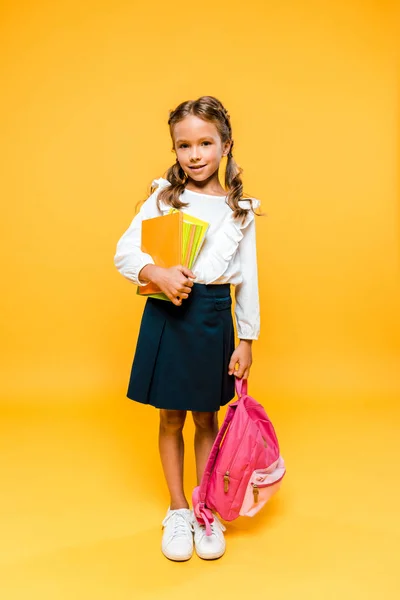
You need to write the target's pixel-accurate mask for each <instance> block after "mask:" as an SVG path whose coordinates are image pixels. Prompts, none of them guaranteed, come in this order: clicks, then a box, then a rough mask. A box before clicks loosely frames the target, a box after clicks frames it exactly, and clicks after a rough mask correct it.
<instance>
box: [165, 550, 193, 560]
mask: <svg viewBox="0 0 400 600" xmlns="http://www.w3.org/2000/svg"><path fill="white" fill-rule="evenodd" d="M161 552H162V553H163V554H164V556H165V558H168V560H173V561H174V562H186V561H187V560H190V559H191V558H192V556H193V552H192V554H190V555H189V556H173V555H172V554H167V553H166V552H164V551H163V550H161Z"/></svg>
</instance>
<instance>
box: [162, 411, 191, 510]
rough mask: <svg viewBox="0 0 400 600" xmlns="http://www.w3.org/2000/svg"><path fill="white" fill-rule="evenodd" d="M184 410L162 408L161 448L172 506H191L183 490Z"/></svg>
mask: <svg viewBox="0 0 400 600" xmlns="http://www.w3.org/2000/svg"><path fill="white" fill-rule="evenodd" d="M185 420H186V411H184V410H164V409H161V410H160V430H159V438H158V442H159V450H160V457H161V463H162V466H163V470H164V476H165V479H166V482H167V486H168V490H169V493H170V497H171V503H170V508H171V510H176V509H178V508H189V504H188V501H187V500H186V497H185V492H184V491H183V455H184V443H183V435H182V430H183V426H184V424H185Z"/></svg>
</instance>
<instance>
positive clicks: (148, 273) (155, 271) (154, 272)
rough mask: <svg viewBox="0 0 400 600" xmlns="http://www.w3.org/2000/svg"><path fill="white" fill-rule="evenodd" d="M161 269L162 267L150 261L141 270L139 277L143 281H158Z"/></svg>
mask: <svg viewBox="0 0 400 600" xmlns="http://www.w3.org/2000/svg"><path fill="white" fill-rule="evenodd" d="M160 270H161V267H159V266H157V265H153V264H151V263H149V264H148V265H145V266H144V267H143V268H142V269H141V270H140V271H139V275H138V279H139V281H140V282H142V283H150V282H151V283H157V279H158V277H159V274H160Z"/></svg>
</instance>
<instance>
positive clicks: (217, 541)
mask: <svg viewBox="0 0 400 600" xmlns="http://www.w3.org/2000/svg"><path fill="white" fill-rule="evenodd" d="M193 524H194V545H195V548H196V553H197V556H199V557H200V558H204V559H205V560H212V559H213V558H219V557H220V556H222V555H223V554H224V552H225V547H226V545H225V538H224V534H223V532H224V531H226V527H225V526H224V525H223V524H222V523H221V521H220V520H219V519H218V517H217V516H216V515H214V521H213V522H212V523H211V531H212V534H211V535H206V528H205V526H204V525H200V523H198V521H197V519H196V518H195V517H194V520H193Z"/></svg>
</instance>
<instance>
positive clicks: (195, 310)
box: [127, 283, 235, 412]
mask: <svg viewBox="0 0 400 600" xmlns="http://www.w3.org/2000/svg"><path fill="white" fill-rule="evenodd" d="M231 307H232V297H231V286H230V284H220V285H205V284H201V283H195V284H194V285H193V287H192V291H191V293H190V294H189V297H188V298H187V299H185V300H183V301H182V305H181V306H176V305H175V304H173V303H172V302H167V301H165V300H158V299H155V298H147V300H146V304H145V308H144V311H143V316H142V320H141V324H140V330H139V336H138V341H137V345H136V350H135V355H134V359H133V364H132V369H131V374H130V380H129V385H128V391H127V397H128V398H130V399H131V400H135V401H136V402H141V403H143V404H150V405H152V406H154V407H156V408H163V409H169V410H189V411H200V412H216V411H218V410H219V409H220V407H221V406H223V405H225V404H227V403H228V402H229V401H230V400H232V398H233V397H234V395H235V381H234V379H235V378H234V375H228V365H229V362H230V359H231V356H232V353H233V351H234V347H235V346H234V345H235V339H234V328H233V319H232V310H231Z"/></svg>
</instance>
